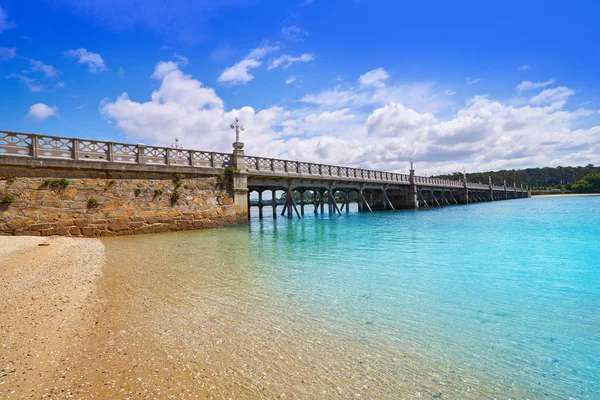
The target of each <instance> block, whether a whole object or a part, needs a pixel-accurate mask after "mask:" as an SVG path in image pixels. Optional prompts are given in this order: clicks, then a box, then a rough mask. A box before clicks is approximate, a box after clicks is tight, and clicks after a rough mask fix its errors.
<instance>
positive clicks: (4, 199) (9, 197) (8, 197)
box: [0, 194, 15, 204]
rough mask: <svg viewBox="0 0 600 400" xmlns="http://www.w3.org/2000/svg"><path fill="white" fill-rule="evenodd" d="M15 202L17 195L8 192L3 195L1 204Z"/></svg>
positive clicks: (0, 200)
mask: <svg viewBox="0 0 600 400" xmlns="http://www.w3.org/2000/svg"><path fill="white" fill-rule="evenodd" d="M14 202H15V196H13V195H10V194H7V195H6V196H4V197H2V199H0V203H1V204H12V203H14Z"/></svg>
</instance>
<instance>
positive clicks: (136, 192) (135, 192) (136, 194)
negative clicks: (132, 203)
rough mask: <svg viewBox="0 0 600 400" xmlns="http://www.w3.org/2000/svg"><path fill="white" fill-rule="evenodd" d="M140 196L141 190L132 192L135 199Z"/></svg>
mask: <svg viewBox="0 0 600 400" xmlns="http://www.w3.org/2000/svg"><path fill="white" fill-rule="evenodd" d="M140 194H142V189H139V188H138V189H135V190H134V192H133V195H134V196H135V197H138V196H139V195H140Z"/></svg>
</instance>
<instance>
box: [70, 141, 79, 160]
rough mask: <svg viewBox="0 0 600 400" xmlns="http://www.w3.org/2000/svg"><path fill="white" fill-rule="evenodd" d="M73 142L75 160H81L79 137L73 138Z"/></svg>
mask: <svg viewBox="0 0 600 400" xmlns="http://www.w3.org/2000/svg"><path fill="white" fill-rule="evenodd" d="M71 143H72V144H73V160H75V161H77V160H79V139H72V142H71Z"/></svg>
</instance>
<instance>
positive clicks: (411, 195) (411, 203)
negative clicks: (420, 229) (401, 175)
mask: <svg viewBox="0 0 600 400" xmlns="http://www.w3.org/2000/svg"><path fill="white" fill-rule="evenodd" d="M409 182H410V189H409V190H408V208H414V209H415V210H416V209H417V208H419V197H418V192H417V184H416V182H415V169H414V168H413V163H412V160H411V162H410V177H409Z"/></svg>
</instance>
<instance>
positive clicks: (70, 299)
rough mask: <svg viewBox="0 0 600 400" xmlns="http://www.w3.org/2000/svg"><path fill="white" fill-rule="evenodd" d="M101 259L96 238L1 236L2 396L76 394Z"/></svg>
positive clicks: (92, 322) (96, 305) (95, 303)
mask: <svg viewBox="0 0 600 400" xmlns="http://www.w3.org/2000/svg"><path fill="white" fill-rule="evenodd" d="M103 263H104V246H103V245H102V242H100V241H99V240H95V239H72V238H58V237H53V238H39V237H5V236H3V237H0V343H1V346H2V347H1V352H0V398H2V399H25V398H41V397H49V398H75V396H74V395H73V392H74V391H76V388H77V387H78V386H79V385H80V383H79V373H78V371H76V370H74V369H73V368H72V367H73V365H74V364H75V362H76V360H79V359H80V358H81V356H82V354H83V353H84V352H85V341H84V340H85V338H86V337H87V336H88V335H89V333H90V332H91V331H93V329H94V326H95V320H94V318H95V315H97V313H98V311H99V302H98V297H97V286H96V285H97V282H98V279H99V277H100V275H101V272H102V265H103Z"/></svg>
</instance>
